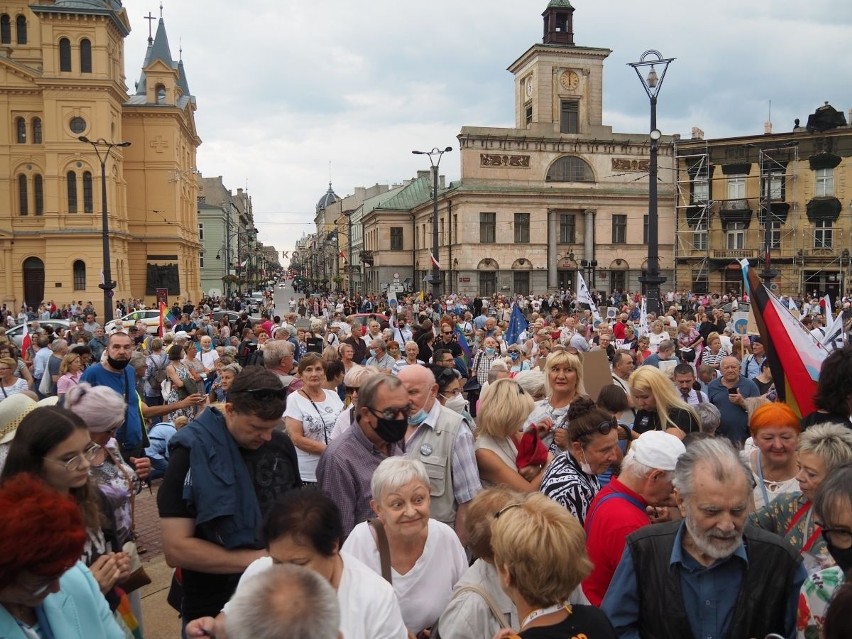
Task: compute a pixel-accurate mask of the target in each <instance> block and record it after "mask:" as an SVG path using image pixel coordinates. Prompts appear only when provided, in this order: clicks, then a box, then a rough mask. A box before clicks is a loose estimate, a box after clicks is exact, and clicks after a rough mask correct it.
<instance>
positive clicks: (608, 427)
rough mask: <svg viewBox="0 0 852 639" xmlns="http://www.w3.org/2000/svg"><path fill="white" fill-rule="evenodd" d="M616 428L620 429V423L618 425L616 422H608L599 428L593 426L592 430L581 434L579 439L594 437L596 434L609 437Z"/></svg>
mask: <svg viewBox="0 0 852 639" xmlns="http://www.w3.org/2000/svg"><path fill="white" fill-rule="evenodd" d="M614 428H618V423H616V422H615V421H612V420H611V421H608V422H601V423H600V424H598V425H597V426H593V427H592V428H589V429H588V430H587V431H586V432H584V433H581V434H580V435H579V438H580V439H583V438H585V437H589V436H590V435H594V434H595V433H600V434H601V435H609V434H610V432H612V430H613V429H614Z"/></svg>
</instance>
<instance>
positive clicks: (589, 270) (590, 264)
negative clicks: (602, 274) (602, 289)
mask: <svg viewBox="0 0 852 639" xmlns="http://www.w3.org/2000/svg"><path fill="white" fill-rule="evenodd" d="M580 266H581V267H582V268H584V269H586V281H587V282H586V286H587V287H588V289H589V293H590V294H591V292H592V291H593V290H595V269H597V268H598V261H597V260H580Z"/></svg>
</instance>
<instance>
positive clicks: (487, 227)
mask: <svg viewBox="0 0 852 639" xmlns="http://www.w3.org/2000/svg"><path fill="white" fill-rule="evenodd" d="M496 241H497V214H496V213H480V214H479V243H480V244H494V243H495V242H496Z"/></svg>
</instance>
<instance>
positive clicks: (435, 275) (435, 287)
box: [412, 146, 453, 300]
mask: <svg viewBox="0 0 852 639" xmlns="http://www.w3.org/2000/svg"><path fill="white" fill-rule="evenodd" d="M452 150H453V147H451V146H448V147H446V148H444V149H439V148H437V147H436V148H434V149H432V150H431V151H412V153H413V154H414V155H425V156H428V157H429V165H430V166H431V168H432V255H431V258H432V279H431V284H432V298H433V299H436V300H437V299H439V298H440V296H441V266H440V262H438V167H439V166H440V164H441V157H442V156H443V155H444V153H449V152H450V151H452ZM436 158H437V159H436ZM412 275H413V276H414V277H416V275H415V274H412Z"/></svg>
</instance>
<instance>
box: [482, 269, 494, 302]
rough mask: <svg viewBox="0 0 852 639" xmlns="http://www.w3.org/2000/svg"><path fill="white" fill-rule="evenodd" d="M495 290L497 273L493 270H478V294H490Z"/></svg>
mask: <svg viewBox="0 0 852 639" xmlns="http://www.w3.org/2000/svg"><path fill="white" fill-rule="evenodd" d="M496 292H497V273H495V272H494V271H480V273H479V294H480V296H483V295H487V296H489V297H490V296H491V295H494V294H495V293H496Z"/></svg>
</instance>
